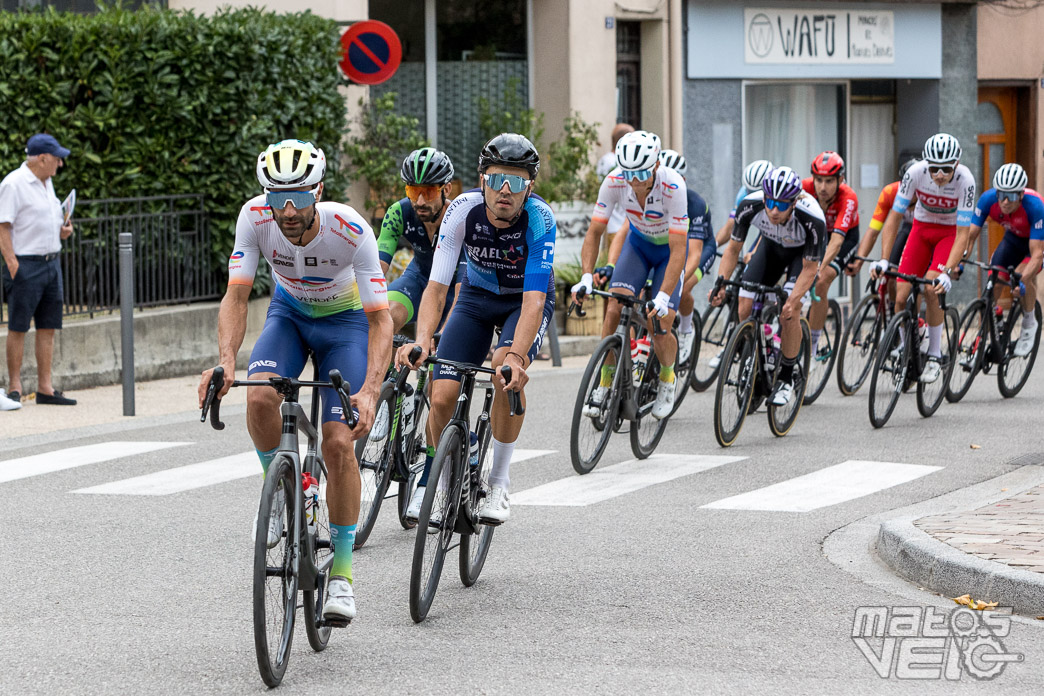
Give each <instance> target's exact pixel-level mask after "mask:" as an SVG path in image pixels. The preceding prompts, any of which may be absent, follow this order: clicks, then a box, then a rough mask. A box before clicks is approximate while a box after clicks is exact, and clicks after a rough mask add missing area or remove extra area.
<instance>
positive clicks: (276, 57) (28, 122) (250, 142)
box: [0, 9, 348, 266]
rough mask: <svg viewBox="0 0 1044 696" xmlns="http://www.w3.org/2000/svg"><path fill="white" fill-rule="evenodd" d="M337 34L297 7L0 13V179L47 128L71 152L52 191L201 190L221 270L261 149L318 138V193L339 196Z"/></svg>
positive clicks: (95, 194) (343, 112) (253, 188)
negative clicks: (322, 168)
mask: <svg viewBox="0 0 1044 696" xmlns="http://www.w3.org/2000/svg"><path fill="white" fill-rule="evenodd" d="M338 36H339V33H338V28H337V25H336V24H335V23H334V22H333V21H332V20H327V19H323V18H321V17H317V16H315V15H313V14H310V13H308V12H303V13H298V14H287V15H276V14H273V13H270V12H263V11H261V10H257V9H240V10H228V9H225V10H220V11H218V12H217V14H215V15H212V16H197V15H195V14H193V13H191V12H174V11H164V10H149V9H146V10H140V11H137V12H130V11H126V10H121V9H105V10H103V11H101V12H100V13H98V14H93V15H77V14H69V13H59V12H54V11H53V10H48V11H45V12H41V13H11V12H0V114H2V117H0V118H2V119H3V124H4V127H3V129H2V132H0V172H2V173H0V176H2V175H3V173H6V172H8V171H10V170H11V169H14V168H15V167H17V166H18V165H19V164H20V163H21V161H22V160H23V159H24V157H25V143H26V140H27V139H28V137H29V136H30V135H32V134H33V133H36V132H40V131H46V132H49V133H52V134H53V135H55V137H57V138H58V140H59V142H61V143H62V144H63V145H65V146H66V147H68V148H69V149H71V150H72V155H71V156H70V157H69V159H68V161H67V162H66V164H65V169H64V170H63V171H62V172H60V173H59V175H58V177H57V178H56V184H57V189H58V192H59V195H64V192H65V191H67V190H68V189H70V188H72V187H76V189H77V193H78V196H79V198H81V199H83V198H118V197H136V196H151V195H167V194H177V193H202V194H205V196H206V201H207V203H206V205H207V209H208V213H209V214H210V220H211V227H212V230H213V232H214V236H213V239H214V256H215V265H216V266H217V265H222V264H223V263H224V261H225V259H227V257H228V252H229V250H230V249H231V248H232V243H233V238H234V234H235V219H236V214H237V213H238V210H239V207H240V206H241V205H242V204H243V202H244V201H245V200H246V199H247V198H248V197H250V196H253V195H256V194H257V193H259V192H260V191H259V188H258V183H257V179H256V178H255V174H254V167H255V163H256V158H257V154H258V153H259V152H260V151H261V150H262V149H264V147H265V146H266V145H267V144H269V143H271V142H275V141H277V140H281V139H283V138H288V137H298V138H302V139H305V140H311V141H313V142H316V143H317V144H318V145H319V146H320V147H322V148H323V149H324V150H325V152H326V154H327V160H328V163H329V170H328V171H329V174H328V177H327V186H326V190H327V194H326V198H327V199H330V200H343V199H344V196H345V193H344V191H345V189H346V187H347V183H348V182H347V177H346V173H345V171H344V168H343V167H342V163H341V156H340V151H341V140H342V138H343V136H344V132H345V129H346V123H347V108H346V103H345V99H344V96H343V95H342V94H341V92H340V90H339V89H338V88H339V86H340V85H341V84H342V78H341V74H340V72H339V70H338V68H337V63H338V61H339V60H340V58H341V50H340V44H339V41H338Z"/></svg>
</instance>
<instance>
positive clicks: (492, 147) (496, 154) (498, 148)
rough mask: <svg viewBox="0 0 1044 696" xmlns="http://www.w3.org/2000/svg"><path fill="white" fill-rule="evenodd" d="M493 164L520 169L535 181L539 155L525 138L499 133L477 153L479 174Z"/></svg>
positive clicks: (516, 134) (514, 134) (515, 134)
mask: <svg viewBox="0 0 1044 696" xmlns="http://www.w3.org/2000/svg"><path fill="white" fill-rule="evenodd" d="M494 164H500V165H503V166H505V167H520V168H522V169H525V170H526V171H527V172H529V178H530V179H535V178H536V175H537V172H538V171H540V155H539V153H537V149H536V146H535V145H533V143H531V142H530V141H529V138H527V137H526V136H524V135H519V134H518V133H501V134H500V135H496V136H493V137H492V138H490V140H489V142H488V143H486V144H485V145H483V146H482V152H480V153H479V166H478V170H479V173H480V174H481V173H483V172H485V171H486V169H488V168H489V167H490V166H491V165H494Z"/></svg>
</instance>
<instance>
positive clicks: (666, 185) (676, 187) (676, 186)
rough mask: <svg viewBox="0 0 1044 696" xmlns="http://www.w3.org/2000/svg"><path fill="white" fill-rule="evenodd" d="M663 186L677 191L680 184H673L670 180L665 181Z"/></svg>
mask: <svg viewBox="0 0 1044 696" xmlns="http://www.w3.org/2000/svg"><path fill="white" fill-rule="evenodd" d="M663 187H664V188H665V189H667V190H668V191H677V190H678V184H672V183H671V182H669V181H665V182H663Z"/></svg>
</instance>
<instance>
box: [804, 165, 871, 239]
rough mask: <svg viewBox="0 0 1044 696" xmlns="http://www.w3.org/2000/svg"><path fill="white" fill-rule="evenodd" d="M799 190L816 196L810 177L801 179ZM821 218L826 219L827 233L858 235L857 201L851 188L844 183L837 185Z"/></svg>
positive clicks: (814, 186) (813, 181) (813, 183)
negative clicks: (853, 233) (853, 232)
mask: <svg viewBox="0 0 1044 696" xmlns="http://www.w3.org/2000/svg"><path fill="white" fill-rule="evenodd" d="M801 188H803V189H804V190H805V193H808V194H810V195H812V196H815V195H816V184H815V180H814V179H813V178H812V177H808V178H807V179H803V180H802V181H801ZM823 216H824V217H825V218H826V228H827V230H828V231H830V232H837V233H838V234H844V235H847V234H848V233H849V232H852V231H853V230H854V231H856V234H857V235H858V230H859V199H858V198H857V197H856V193H855V191H853V190H852V187H851V186H849V185H848V184H845V183H841V184H839V185H838V187H837V193H836V194H835V195H834V200H833V201H831V202H830V205H828V206H827V208H826V210H824V211H823Z"/></svg>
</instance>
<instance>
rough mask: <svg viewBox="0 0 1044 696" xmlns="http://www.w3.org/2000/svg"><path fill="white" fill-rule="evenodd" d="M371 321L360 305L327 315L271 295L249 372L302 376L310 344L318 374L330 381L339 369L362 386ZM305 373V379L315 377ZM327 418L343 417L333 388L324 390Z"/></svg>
mask: <svg viewBox="0 0 1044 696" xmlns="http://www.w3.org/2000/svg"><path fill="white" fill-rule="evenodd" d="M369 335H370V324H369V322H368V321H367V319H366V313H365V312H364V311H362V310H361V309H354V310H348V311H346V312H339V313H337V314H331V315H329V316H325V317H306V316H305V315H303V314H301V313H300V312H298V311H297V310H296V309H294V308H293V307H291V306H290V304H289V303H287V302H285V301H283V300H281V299H280V298H279V292H278V291H276V292H275V293H274V294H273V295H272V302H271V304H269V305H268V316H267V318H266V319H265V327H264V328H263V329H261V336H260V337H258V339H257V343H255V344H254V349H253V350H252V351H251V352H250V367H249V368H248V369H247V375H248V376H249V375H254V374H257V373H259V372H273V373H275V374H277V375H279V376H280V377H298V376H300V374H301V371H302V370H304V368H305V363H306V362H307V360H308V349H309V348H311V349H312V350H313V351H315V357H316V360H317V361H318V363H319V379H320V380H326V379H327V378H328V375H329V374H330V370H331V369H333V368H335V367H336V368H337V369H338V370H340V371H341V376H342V377H344V378H345V379H346V380H347V381H348V386H349V387H350V388H351V393H352V394H355V393H357V392H358V391H359V389H361V388H362V385H363V382H364V381H365V380H366V353H367V348H368V346H369ZM311 378H312V376H311V375H307V379H311ZM321 391H322V398H323V422H324V423H327V422H330V421H340V420H341V412H342V409H341V400H340V399H339V398H338V397H337V392H335V391H334V390H333V389H323V390H321Z"/></svg>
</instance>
